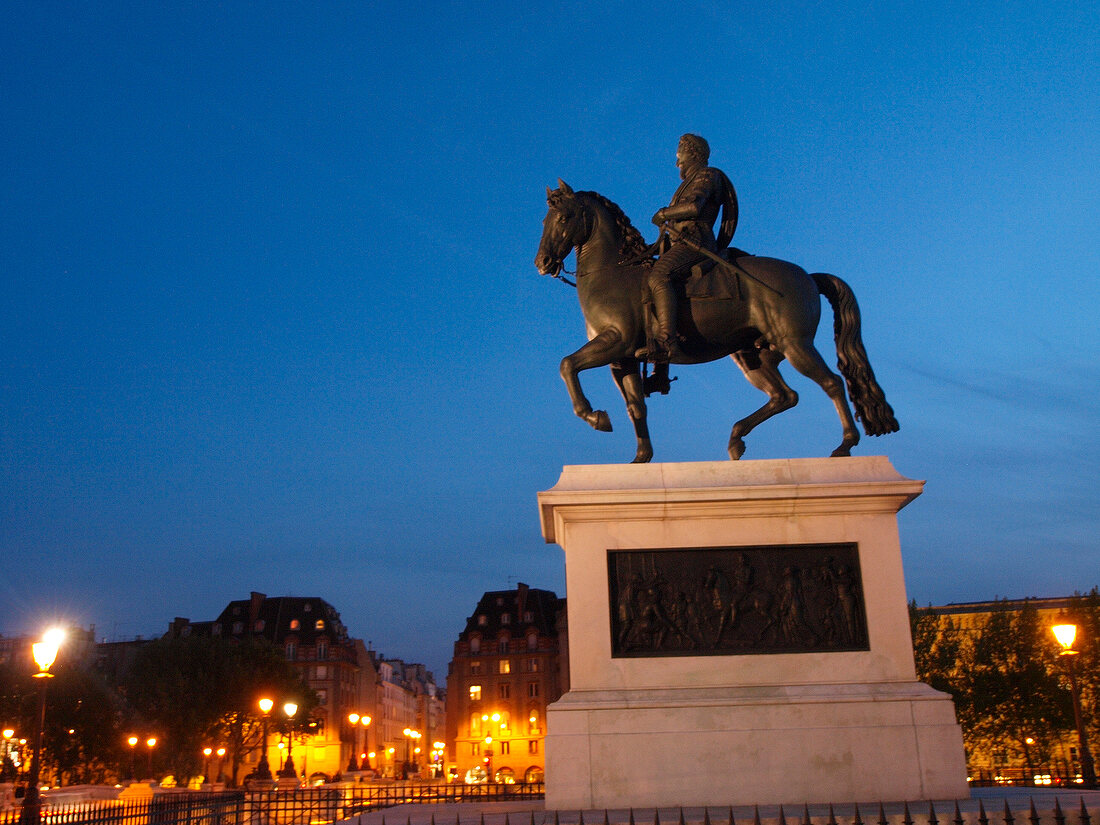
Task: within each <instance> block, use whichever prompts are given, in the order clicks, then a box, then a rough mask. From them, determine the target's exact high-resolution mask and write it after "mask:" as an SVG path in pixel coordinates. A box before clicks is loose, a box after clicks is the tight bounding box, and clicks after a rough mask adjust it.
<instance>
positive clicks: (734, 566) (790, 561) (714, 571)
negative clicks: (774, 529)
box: [607, 543, 870, 657]
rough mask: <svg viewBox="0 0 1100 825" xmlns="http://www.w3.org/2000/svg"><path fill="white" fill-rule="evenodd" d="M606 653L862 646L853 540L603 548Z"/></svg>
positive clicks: (780, 650)
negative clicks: (607, 620)
mask: <svg viewBox="0 0 1100 825" xmlns="http://www.w3.org/2000/svg"><path fill="white" fill-rule="evenodd" d="M607 568H608V586H609V588H610V605H611V655H612V656H615V657H647V656H723V655H739V654H742V655H744V654H767V653H810V652H823V651H825V652H828V651H853V650H869V649H870V648H869V645H868V640H867V617H866V612H865V610H864V602H863V586H862V581H861V577H860V569H859V550H858V546H857V545H856V544H852V543H849V544H811V545H779V546H764V547H714V548H711V547H708V548H690V549H676V550H671V549H670V550H609V551H608V553H607Z"/></svg>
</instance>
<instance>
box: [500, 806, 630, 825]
mask: <svg viewBox="0 0 1100 825" xmlns="http://www.w3.org/2000/svg"><path fill="white" fill-rule="evenodd" d="M506 825H507V823H506ZM603 825H611V820H609V819H608V818H607V808H604V809H603Z"/></svg>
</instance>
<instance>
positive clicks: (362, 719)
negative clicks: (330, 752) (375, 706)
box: [347, 713, 371, 771]
mask: <svg viewBox="0 0 1100 825" xmlns="http://www.w3.org/2000/svg"><path fill="white" fill-rule="evenodd" d="M348 721H349V722H351V747H352V750H351V758H350V759H348V767H347V769H348V770H349V771H358V770H359V768H360V766H359V763H358V762H357V761H356V759H357V758H362V757H361V756H357V754H359V725H362V726H363V727H364V728H369V727H370V722H371V718H370V717H369V716H360V715H359V714H358V713H349V714H348ZM364 747H366V748H367V749H368V750H369V749H370V743H369V742H368V743H366V744H365V745H364ZM363 770H367V766H363Z"/></svg>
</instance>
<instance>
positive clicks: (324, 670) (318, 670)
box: [313, 665, 328, 679]
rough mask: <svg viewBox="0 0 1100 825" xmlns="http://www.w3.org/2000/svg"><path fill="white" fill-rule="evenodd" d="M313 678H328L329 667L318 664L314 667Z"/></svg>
mask: <svg viewBox="0 0 1100 825" xmlns="http://www.w3.org/2000/svg"><path fill="white" fill-rule="evenodd" d="M313 678H314V679H327V678H328V667H326V666H325V665H317V667H315V668H313Z"/></svg>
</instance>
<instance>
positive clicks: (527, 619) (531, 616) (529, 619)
mask: <svg viewBox="0 0 1100 825" xmlns="http://www.w3.org/2000/svg"><path fill="white" fill-rule="evenodd" d="M523 620H524V621H525V622H533V621H534V620H535V614H534V613H532V612H531V611H530V610H526V611H524V613H523Z"/></svg>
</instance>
